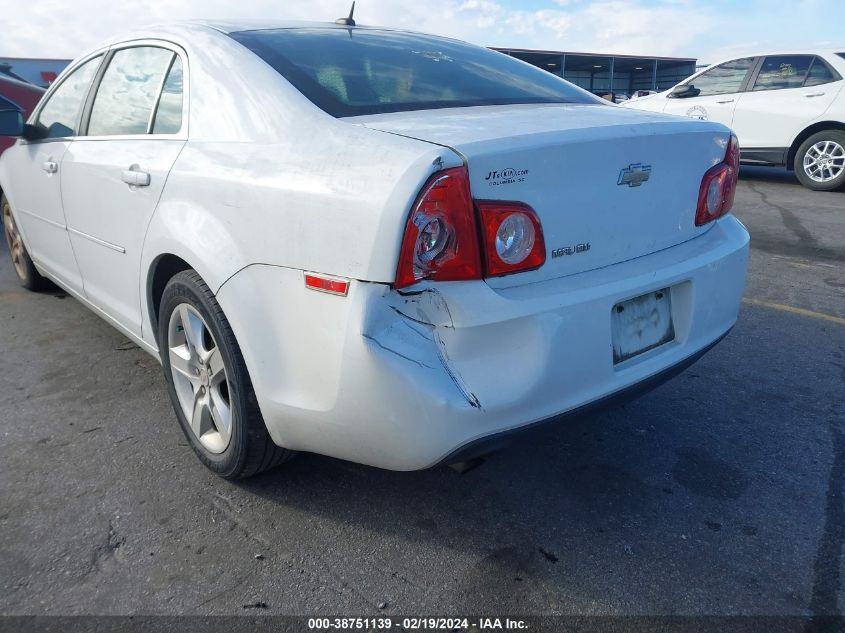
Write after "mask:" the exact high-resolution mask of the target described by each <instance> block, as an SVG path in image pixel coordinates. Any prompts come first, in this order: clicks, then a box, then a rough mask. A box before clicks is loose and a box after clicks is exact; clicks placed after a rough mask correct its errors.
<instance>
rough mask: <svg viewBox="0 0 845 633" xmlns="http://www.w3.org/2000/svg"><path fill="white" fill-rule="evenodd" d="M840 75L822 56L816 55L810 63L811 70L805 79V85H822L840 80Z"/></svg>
mask: <svg viewBox="0 0 845 633" xmlns="http://www.w3.org/2000/svg"><path fill="white" fill-rule="evenodd" d="M838 80H839V76H838V74H837V73H836V71H834V70H833V69H832V68H831V67H830V66H828V65H827V62H825V61H824V60H823V59H822V58H821V57H815V58H814V59H813V63H812V64H811V65H810V71H809V72H808V73H807V78H806V79H805V80H804V85H805V86H820V85H822V84H828V83H830V82H831V81H838Z"/></svg>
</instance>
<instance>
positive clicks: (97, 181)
mask: <svg viewBox="0 0 845 633" xmlns="http://www.w3.org/2000/svg"><path fill="white" fill-rule="evenodd" d="M185 61H186V60H185V56H184V53H183V52H182V51H181V50H180V49H177V48H176V47H174V46H171V45H169V44H165V43H161V42H154V43H148V44H147V43H133V44H132V45H131V46H125V47H121V48H116V49H113V50H112V51H110V53H109V56H108V59H107V60H106V62H105V70H104V71H102V72H101V79H100V80H99V83H98V85H97V87H96V91H95V92H94V93H93V94H92V96H91V98H89V103H88V105H87V107H86V113H85V115H84V116H83V131H84V133H83V134H82V135H80V136H79V138H77V139H76V140H75V141H74V143H73V144H72V145H71V147H70V149H69V151H68V153H67V154H66V156H65V158H64V165H63V169H62V199H63V202H64V207H65V212H66V214H67V223H68V232H69V233H70V239H71V242H72V244H73V248H74V251H75V252H76V257H77V261H78V262H79V269H80V272H81V273H82V280H83V284H84V287H85V294H86V296H87V297H88V300H89V301H90V302H91V303H93V304H94V305H95V306H97V307H99V308H101V309H102V310H103V311H104V312H105V313H106V314H107V315H109V316H111V317H112V318H113V319H114V320H115V321H117V322H118V323H119V324H121V325H123V326H124V327H126V328H127V329H128V330H130V331H131V332H133V333H136V334H139V335H140V332H141V307H140V285H141V284H140V282H139V279H140V277H139V275H140V262H141V249H142V246H143V241H144V236H145V233H146V230H147V226H148V224H149V222H150V218H151V217H152V214H153V212H154V210H155V208H156V205H157V204H158V200H159V197H160V196H161V192H162V190H163V188H164V184H165V181H166V180H167V175H168V173H169V172H170V168H171V167H172V166H173V163H174V162H175V160H176V157H177V156H178V155H179V152H180V151H181V149H182V147H183V146H184V144H185V139H186V134H187V110H186V107H185V103H186V99H185V98H184V95H183V73H184V71H185V69H186V64H185Z"/></svg>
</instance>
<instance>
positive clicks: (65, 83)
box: [36, 55, 102, 138]
mask: <svg viewBox="0 0 845 633" xmlns="http://www.w3.org/2000/svg"><path fill="white" fill-rule="evenodd" d="M101 59H102V55H98V56H97V57H94V58H92V59H89V60H88V61H87V62H85V63H84V64H82V65H81V66H79V67H78V68H76V69H75V70H74V71H73V72H71V73H70V74H69V75H68V76H67V77H66V78H65V79H64V80H62V83H61V84H60V85H59V86H58V87H57V88H56V90H55V92H53V94H51V95H50V97H49V99H47V102H46V103H45V104H44V107H43V108H41V112H40V113H39V114H38V121H37V123H36V125H38V126H39V127H41V128H44V129H45V130H46V131H47V134H46V138H61V137H64V136H73V135H74V134H75V130H76V124H77V122H78V120H79V115H80V113H81V112H82V105H83V104H84V103H85V97H87V96H88V89H89V88H90V87H91V82H92V81H93V80H94V75H95V74H96V72H97V67H98V66H99V65H100V60H101Z"/></svg>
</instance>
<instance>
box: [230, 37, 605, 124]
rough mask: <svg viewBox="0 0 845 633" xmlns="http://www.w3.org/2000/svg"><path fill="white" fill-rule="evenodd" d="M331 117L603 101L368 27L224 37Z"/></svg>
mask: <svg viewBox="0 0 845 633" xmlns="http://www.w3.org/2000/svg"><path fill="white" fill-rule="evenodd" d="M230 36H231V37H232V38H233V39H235V40H236V41H238V42H240V43H241V44H243V45H244V46H246V47H247V48H248V49H250V50H251V51H252V52H254V53H255V54H256V55H258V56H259V57H260V58H261V59H263V60H264V61H265V62H267V63H268V64H269V65H270V66H272V67H273V68H274V69H275V70H276V71H277V72H278V73H280V74H281V75H282V76H284V77H285V78H286V79H287V80H288V81H290V82H291V83H292V84H293V85H294V86H295V87H296V88H297V89H298V90H299V91H300V92H302V94H304V95H305V96H306V97H308V98H309V99H310V100H311V101H313V102H314V104H315V105H317V106H318V107H320V108H322V109H323V110H325V111H326V112H328V113H329V114H331V115H332V116H335V117H346V116H357V115H362V114H379V113H382V112H402V111H407V110H430V109H434V108H455V107H465V106H479V105H507V104H519V103H603V102H602V101H601V100H600V99H599V98H598V97H595V96H594V95H592V94H590V93H588V92H586V91H584V90H582V89H580V88H578V87H576V86H574V85H572V84H570V83H569V82H566V81H564V80H563V79H561V78H559V77H556V76H555V75H552V74H551V73H548V72H546V71H545V70H541V69H539V68H535V67H534V66H530V65H528V64H525V63H523V62H520V61H518V60H516V59H513V58H511V57H508V56H507V55H504V54H502V53H497V52H495V51H491V50H488V49H486V48H481V47H478V46H472V45H470V44H463V43H461V42H457V41H455V40H449V39H444V38H439V37H431V36H427V35H416V34H411V33H398V32H393V31H379V30H374V29H361V28H354V29H342V28H315V29H278V30H261V31H241V32H236V33H230Z"/></svg>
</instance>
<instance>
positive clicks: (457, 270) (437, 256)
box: [395, 167, 481, 288]
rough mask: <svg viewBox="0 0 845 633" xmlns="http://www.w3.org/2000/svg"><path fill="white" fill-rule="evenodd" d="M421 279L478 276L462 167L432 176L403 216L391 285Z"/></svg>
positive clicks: (402, 285)
mask: <svg viewBox="0 0 845 633" xmlns="http://www.w3.org/2000/svg"><path fill="white" fill-rule="evenodd" d="M423 279H432V280H437V281H461V280H465V279H481V256H480V254H479V249H478V233H477V229H476V224H475V213H474V211H473V206H472V196H471V194H470V189H469V175H468V174H467V170H466V168H465V167H455V168H453V169H446V170H444V171H441V172H438V173H436V174H434V176H432V177H431V178H430V179H429V181H428V182H427V183H426V185H425V186H424V187H423V189H422V192H421V193H420V195H419V197H418V198H417V202H416V204H414V207H413V209H412V210H411V215H410V216H409V217H408V222H407V224H406V226H405V237H404V238H403V240H402V248H401V250H400V252H399V267H398V269H397V271H396V283H395V285H396V287H397V288H405V287H407V286H410V285H411V284H414V283H416V282H418V281H421V280H423Z"/></svg>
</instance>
